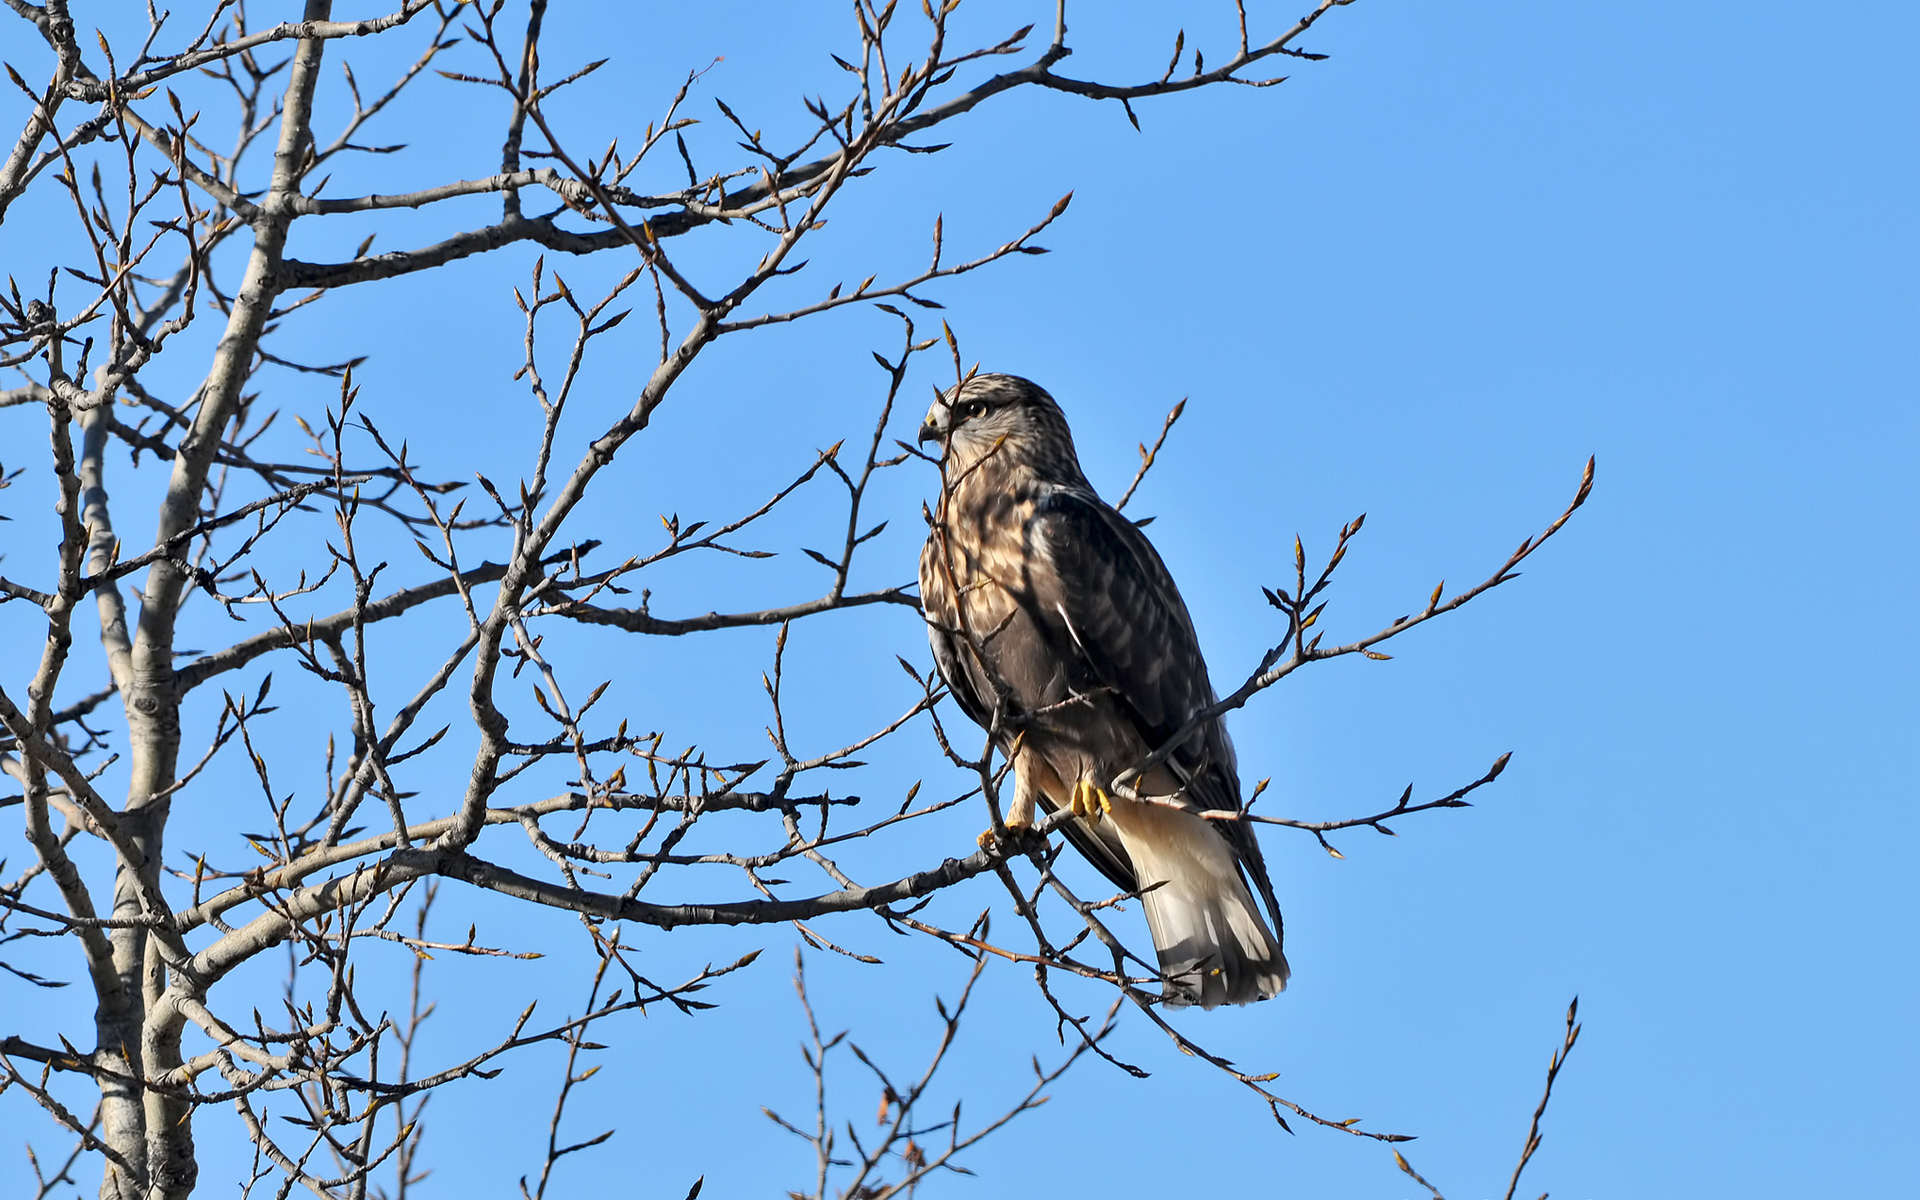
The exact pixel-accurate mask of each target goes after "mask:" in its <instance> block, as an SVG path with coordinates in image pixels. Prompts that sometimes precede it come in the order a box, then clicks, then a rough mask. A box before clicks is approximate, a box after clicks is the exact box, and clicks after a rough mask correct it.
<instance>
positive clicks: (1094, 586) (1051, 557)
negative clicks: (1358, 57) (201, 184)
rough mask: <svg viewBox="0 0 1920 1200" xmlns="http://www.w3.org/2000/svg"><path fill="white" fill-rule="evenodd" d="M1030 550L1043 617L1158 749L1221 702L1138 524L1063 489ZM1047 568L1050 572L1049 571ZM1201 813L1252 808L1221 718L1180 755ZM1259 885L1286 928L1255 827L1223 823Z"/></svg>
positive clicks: (1048, 498) (1032, 525)
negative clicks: (1243, 796)
mask: <svg viewBox="0 0 1920 1200" xmlns="http://www.w3.org/2000/svg"><path fill="white" fill-rule="evenodd" d="M1028 548H1029V554H1030V558H1031V559H1032V560H1033V561H1034V562H1035V564H1036V569H1035V570H1034V571H1033V572H1032V575H1031V577H1030V580H1031V583H1032V585H1033V593H1032V595H1033V602H1034V605H1033V606H1034V608H1035V609H1037V610H1038V611H1037V612H1036V617H1037V618H1038V619H1039V620H1040V621H1041V622H1042V623H1051V624H1053V625H1054V626H1055V627H1056V628H1057V629H1058V630H1059V633H1058V634H1056V635H1055V637H1053V638H1050V639H1049V640H1050V641H1053V642H1054V643H1055V644H1056V646H1057V645H1058V644H1059V643H1060V642H1061V641H1062V640H1067V641H1070V643H1071V646H1072V650H1073V652H1074V653H1075V654H1076V656H1077V657H1078V658H1079V659H1080V660H1081V661H1082V662H1084V663H1085V664H1086V668H1087V670H1088V671H1089V673H1090V674H1091V675H1092V676H1093V678H1094V679H1095V680H1096V681H1097V683H1098V685H1100V686H1104V687H1107V688H1109V689H1111V691H1112V694H1113V695H1114V697H1115V699H1116V700H1117V701H1118V702H1119V706H1120V709H1121V711H1122V712H1123V713H1125V714H1126V715H1127V716H1128V717H1129V718H1130V719H1131V721H1132V723H1133V725H1134V727H1135V729H1136V730H1137V731H1138V733H1139V735H1140V738H1141V740H1142V741H1143V742H1145V743H1146V744H1147V745H1148V746H1151V747H1158V746H1160V745H1161V744H1162V743H1164V742H1166V741H1167V740H1168V739H1169V738H1171V737H1173V736H1174V735H1175V734H1176V733H1178V732H1179V730H1180V728H1181V726H1183V725H1185V724H1186V723H1187V722H1188V721H1189V720H1191V719H1192V717H1193V714H1194V713H1196V712H1198V711H1200V710H1201V709H1203V708H1205V707H1206V706H1208V705H1209V704H1212V703H1213V701H1214V694H1213V688H1212V685H1211V683H1210V682H1209V680H1208V677H1207V665H1206V660H1205V658H1204V657H1202V655H1201V653H1200V642H1199V639H1198V637H1196V636H1195V634H1194V631H1193V621H1192V619H1191V618H1190V617H1189V616H1188V614H1187V606H1186V604H1185V602H1184V601H1182V600H1181V598H1180V592H1179V590H1178V589H1177V588H1176V587H1175V586H1174V583H1173V576H1172V575H1171V574H1170V573H1169V572H1168V570H1167V568H1166V564H1165V563H1163V562H1161V560H1160V555H1159V554H1158V553H1157V552H1156V551H1155V550H1154V548H1153V544H1152V543H1151V542H1149V541H1147V539H1146V536H1145V535H1144V534H1142V533H1141V532H1140V530H1139V528H1138V527H1137V526H1135V525H1134V524H1133V523H1132V522H1131V521H1129V520H1127V519H1126V518H1125V517H1123V516H1121V515H1120V514H1119V513H1118V512H1116V511H1114V510H1113V509H1112V508H1111V507H1109V506H1108V505H1107V504H1105V503H1104V502H1102V501H1101V500H1100V499H1099V498H1098V497H1097V496H1095V495H1093V494H1092V493H1091V492H1090V491H1081V490H1080V489H1077V488H1065V487H1061V488H1054V489H1051V490H1049V491H1048V492H1047V493H1046V494H1044V495H1043V496H1042V497H1041V498H1040V499H1039V502H1038V503H1037V504H1036V506H1035V510H1034V515H1033V518H1032V520H1031V521H1030V522H1029V526H1028ZM1039 564H1044V565H1045V568H1046V569H1039ZM1167 765H1168V766H1169V767H1170V768H1171V769H1172V770H1173V772H1174V774H1175V775H1176V776H1177V777H1178V778H1179V779H1180V780H1181V782H1182V783H1183V785H1184V788H1185V790H1184V796H1183V798H1184V799H1185V800H1186V801H1187V802H1188V805H1189V806H1190V807H1192V808H1195V809H1199V810H1206V809H1229V810H1234V809H1238V808H1239V807H1240V777H1239V773H1238V770H1237V767H1236V763H1235V761H1234V754H1233V744H1232V743H1231V742H1230V741H1228V739H1227V734H1226V730H1225V728H1224V727H1223V726H1222V724H1221V722H1220V721H1218V720H1214V721H1211V722H1209V723H1208V724H1207V725H1206V726H1204V727H1203V728H1202V729H1201V730H1199V731H1198V732H1196V733H1195V734H1194V735H1193V736H1191V737H1189V738H1188V739H1187V741H1186V742H1185V743H1184V744H1182V745H1181V746H1179V747H1178V748H1176V749H1175V750H1174V752H1173V753H1172V754H1171V755H1170V756H1169V757H1168V759H1167ZM1213 824H1214V828H1215V829H1217V830H1218V831H1219V832H1220V833H1221V835H1222V836H1223V837H1225V838H1226V839H1227V841H1228V842H1229V843H1230V844H1231V845H1232V846H1233V848H1234V852H1235V855H1236V857H1238V859H1239V861H1240V864H1241V867H1242V869H1243V870H1244V871H1245V872H1246V874H1247V875H1248V876H1249V877H1250V878H1251V880H1252V882H1253V884H1254V886H1255V887H1256V888H1258V890H1259V892H1260V895H1261V899H1262V900H1264V901H1265V903H1266V906H1267V910H1268V912H1269V913H1270V914H1271V915H1272V917H1273V920H1274V926H1275V931H1276V932H1278V929H1279V925H1280V913H1279V905H1278V904H1277V903H1276V902H1275V900H1274V896H1273V888H1272V885H1271V883H1269V882H1268V879H1267V871H1266V864H1265V862H1264V860H1263V858H1262V856H1261V853H1260V846H1259V843H1258V842H1257V841H1255V840H1254V836H1253V831H1252V829H1251V828H1249V827H1248V826H1246V825H1244V824H1241V823H1239V822H1225V821H1222V822H1214V823H1213Z"/></svg>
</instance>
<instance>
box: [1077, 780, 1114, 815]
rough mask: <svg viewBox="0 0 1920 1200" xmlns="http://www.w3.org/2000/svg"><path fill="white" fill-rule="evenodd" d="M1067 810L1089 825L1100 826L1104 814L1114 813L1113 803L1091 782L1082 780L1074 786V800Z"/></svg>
mask: <svg viewBox="0 0 1920 1200" xmlns="http://www.w3.org/2000/svg"><path fill="white" fill-rule="evenodd" d="M1067 808H1068V809H1069V810H1070V811H1071V812H1072V813H1073V815H1074V816H1076V817H1080V818H1083V819H1084V820H1085V821H1086V822H1087V823H1088V824H1090V825H1098V824H1099V823H1100V818H1101V816H1102V815H1103V814H1105V813H1110V812H1112V811H1113V801H1112V800H1110V799H1108V798H1107V794H1106V793H1105V792H1103V791H1101V790H1100V789H1099V788H1098V787H1096V786H1094V784H1093V783H1092V782H1091V781H1090V780H1086V779H1082V780H1081V781H1080V782H1078V783H1076V784H1074V785H1073V798H1072V800H1071V801H1069V802H1068V804H1067Z"/></svg>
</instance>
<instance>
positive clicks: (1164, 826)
mask: <svg viewBox="0 0 1920 1200" xmlns="http://www.w3.org/2000/svg"><path fill="white" fill-rule="evenodd" d="M1118 807H1119V806H1116V812H1115V814H1114V815H1115V816H1116V817H1120V818H1121V819H1120V820H1116V821H1115V825H1116V826H1117V827H1118V829H1119V831H1120V834H1121V840H1122V841H1123V842H1124V843H1125V845H1126V848H1127V853H1128V856H1129V857H1130V858H1131V859H1132V860H1133V863H1134V867H1135V870H1136V872H1137V875H1138V878H1139V881H1140V887H1141V889H1142V895H1141V898H1140V900H1141V905H1142V907H1143V908H1145V909H1146V916H1147V928H1148V929H1149V930H1150V931H1151V932H1152V934H1153V948H1154V949H1155V950H1156V951H1158V952H1159V958H1160V972H1161V974H1162V975H1163V976H1164V977H1165V979H1166V987H1165V989H1164V994H1165V996H1166V1003H1167V1004H1169V1005H1175V1006H1184V1005H1189V1004H1198V1005H1200V1006H1201V1007H1202V1008H1216V1007H1218V1006H1219V1005H1222V1004H1249V1003H1251V1002H1253V1001H1255V1000H1265V999H1267V998H1268V997H1270V996H1275V995H1278V994H1279V993H1280V992H1282V991H1284V990H1285V989H1286V986H1287V976H1288V974H1289V971H1288V968H1287V959H1286V956H1285V955H1284V954H1282V953H1281V950H1280V945H1279V942H1278V941H1277V940H1276V939H1275V938H1274V936H1273V934H1272V932H1270V931H1269V930H1268V929H1267V923H1266V922H1265V921H1264V920H1262V919H1261V917H1260V910H1259V909H1258V908H1257V907H1256V906H1255V904H1254V900H1253V896H1252V894H1251V893H1249V892H1248V890H1247V885H1246V882H1245V881H1244V880H1243V879H1242V878H1241V877H1240V868H1239V864H1238V862H1237V861H1236V860H1235V858H1234V854H1233V849H1232V847H1231V846H1229V845H1228V844H1227V840H1226V839H1225V838H1223V837H1221V836H1220V835H1219V834H1218V833H1217V832H1215V831H1214V830H1213V829H1211V828H1209V827H1208V825H1207V823H1206V822H1205V821H1203V820H1201V819H1200V818H1198V817H1195V816H1193V815H1191V814H1189V813H1185V812H1181V811H1179V810H1177V809H1171V808H1166V807H1161V806H1153V807H1152V809H1151V811H1140V810H1135V813H1134V814H1129V815H1132V816H1135V817H1136V819H1135V820H1127V819H1126V818H1125V817H1122V816H1121V813H1120V812H1119V811H1118ZM1142 808H1143V809H1144V808H1147V806H1142ZM1138 818H1145V819H1146V823H1148V824H1151V825H1152V826H1154V828H1151V829H1148V828H1140V827H1139V826H1140V825H1141V824H1142V822H1141V821H1140V820H1139V819H1138ZM1129 826H1134V828H1129ZM1129 835H1131V836H1129ZM1156 884H1158V886H1154V885H1156Z"/></svg>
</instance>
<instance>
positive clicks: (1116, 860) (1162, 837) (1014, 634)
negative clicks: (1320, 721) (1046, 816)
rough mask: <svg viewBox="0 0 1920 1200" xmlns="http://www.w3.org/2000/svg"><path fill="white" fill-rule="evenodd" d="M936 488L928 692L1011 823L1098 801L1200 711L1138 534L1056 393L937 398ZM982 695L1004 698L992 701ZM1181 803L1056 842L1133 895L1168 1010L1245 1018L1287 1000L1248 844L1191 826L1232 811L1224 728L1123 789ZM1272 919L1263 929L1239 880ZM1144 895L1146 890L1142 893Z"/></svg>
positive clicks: (1170, 596) (1185, 648)
mask: <svg viewBox="0 0 1920 1200" xmlns="http://www.w3.org/2000/svg"><path fill="white" fill-rule="evenodd" d="M920 436H921V438H922V440H929V439H935V440H939V441H940V442H941V443H942V444H943V445H944V447H945V449H946V454H945V457H944V459H943V468H942V470H943V474H944V477H945V490H944V492H943V495H942V498H941V505H940V511H939V515H938V517H937V518H936V520H935V523H934V529H933V531H932V533H931V534H930V536H929V537H928V539H927V544H926V546H925V548H924V549H923V550H922V551H921V555H920V595H921V599H922V602H923V605H924V607H925V610H926V614H927V634H928V638H929V640H930V641H931V643H932V646H933V655H934V661H935V663H936V664H937V665H938V667H939V670H940V676H941V678H942V679H943V680H944V681H945V682H946V684H947V686H948V688H949V689H950V690H951V691H952V693H953V696H954V699H955V700H956V701H957V702H958V703H959V705H960V707H961V709H962V710H963V711H964V712H965V713H966V714H967V716H969V717H970V718H972V719H973V720H974V721H975V722H977V723H979V724H980V725H981V726H982V727H983V728H991V727H992V722H993V716H994V709H995V705H996V692H997V691H998V690H999V688H1003V689H1004V709H1003V712H1002V717H1001V722H1000V729H1001V733H1000V734H999V741H1000V744H1001V746H1002V749H1003V750H1010V749H1013V747H1014V741H1015V738H1016V736H1019V735H1021V734H1023V733H1024V737H1021V739H1020V742H1019V746H1018V752H1017V755H1016V757H1015V762H1014V771H1015V783H1014V796H1013V800H1012V802H1011V803H1010V804H1009V806H1008V812H1007V814H1006V817H1007V823H1008V824H1009V825H1010V826H1017V825H1025V824H1030V823H1031V822H1032V820H1033V813H1034V811H1035V808H1036V807H1037V808H1039V809H1041V810H1043V811H1046V812H1052V811H1054V810H1056V809H1059V808H1065V807H1070V806H1071V801H1072V798H1073V795H1074V792H1075V788H1076V785H1079V784H1082V783H1083V782H1084V783H1090V784H1093V785H1097V786H1101V787H1104V786H1105V785H1106V784H1107V783H1108V782H1109V781H1111V780H1112V779H1113V777H1114V776H1115V775H1117V774H1119V773H1120V772H1121V771H1122V770H1124V769H1126V768H1127V767H1128V766H1130V765H1132V764H1133V763H1134V762H1136V761H1137V760H1139V759H1140V758H1142V757H1144V756H1145V755H1147V754H1148V753H1149V752H1151V751H1152V750H1154V749H1155V748H1157V747H1158V746H1159V745H1160V744H1161V743H1163V742H1165V741H1166V740H1167V739H1168V738H1170V737H1171V736H1172V735H1173V734H1175V733H1176V732H1178V731H1179V729H1180V727H1181V726H1182V725H1184V724H1185V723H1186V722H1187V721H1188V720H1190V719H1191V718H1192V716H1193V714H1194V713H1196V712H1198V711H1199V710H1201V709H1203V708H1205V707H1206V706H1207V705H1209V704H1211V703H1212V702H1213V700H1214V693H1213V688H1212V685H1211V684H1210V683H1209V681H1208V677H1207V665H1206V660H1205V659H1204V658H1202V657H1201V654H1200V645H1199V641H1198V639H1197V638H1196V637H1195V636H1194V632H1193V622H1192V620H1191V619H1190V618H1189V617H1188V615H1187V608H1186V604H1185V603H1184V602H1183V601H1182V600H1181V599H1180V593H1179V590H1178V589H1177V588H1175V586H1174V583H1173V579H1172V577H1171V576H1170V575H1169V574H1168V573H1167V569H1166V566H1165V564H1163V563H1162V562H1161V561H1160V556H1159V555H1158V554H1157V553H1155V552H1154V549H1153V546H1152V545H1151V544H1150V543H1149V542H1148V541H1147V539H1146V536H1145V535H1144V534H1142V533H1141V532H1140V530H1139V529H1138V527H1136V526H1135V525H1134V524H1133V523H1132V522H1131V521H1129V520H1127V519H1126V518H1125V517H1123V516H1121V515H1120V514H1119V513H1118V512H1115V511H1114V510H1113V508H1111V507H1110V506H1109V505H1107V504H1106V503H1105V502H1104V501H1102V500H1101V499H1100V497H1099V496H1098V495H1096V494H1095V492H1094V490H1093V488H1092V487H1091V486H1089V485H1088V483H1087V480H1086V476H1085V475H1084V474H1083V473H1082V472H1081V470H1080V462H1079V458H1078V456H1077V455H1076V454H1075V452H1074V447H1073V436H1072V434H1071V433H1070V432H1069V431H1068V429H1067V422H1066V418H1065V416H1063V415H1062V414H1061V412H1060V408H1059V406H1058V405H1057V404H1055V403H1054V401H1053V398H1052V397H1051V396H1049V395H1047V393H1046V392H1045V391H1043V390H1042V389H1041V388H1039V387H1038V386H1037V385H1035V384H1033V383H1031V382H1029V381H1028V380H1025V379H1021V378H1018V377H1016V376H1012V375H979V376H975V377H974V378H972V379H970V380H968V381H967V382H966V383H965V384H964V385H962V386H961V387H959V388H956V389H954V390H953V391H951V392H948V393H947V394H946V395H944V396H942V397H941V398H940V399H938V400H937V401H935V403H934V405H933V408H932V409H931V410H930V411H929V412H928V414H927V421H926V424H925V425H923V426H922V427H921V431H920ZM996 682H997V683H998V685H999V688H996ZM1135 786H1136V790H1137V791H1138V792H1139V793H1140V794H1141V795H1143V796H1154V797H1169V798H1172V799H1174V800H1175V801H1177V807H1176V806H1169V805H1162V804H1152V803H1146V802H1140V801H1130V800H1127V799H1125V798H1123V797H1119V796H1115V797H1112V798H1111V806H1112V807H1111V811H1110V812H1108V813H1107V815H1106V816H1105V817H1104V818H1099V819H1089V818H1088V817H1078V818H1076V819H1074V820H1072V821H1069V822H1068V823H1067V824H1066V825H1065V826H1063V830H1064V832H1065V833H1066V835H1067V838H1068V840H1069V841H1070V842H1072V844H1073V845H1074V847H1075V848H1076V849H1078V850H1079V851H1080V853H1082V854H1083V855H1085V856H1086V857H1087V859H1088V860H1089V861H1090V862H1092V863H1093V865H1094V866H1095V867H1097V868H1099V870H1100V872H1101V873H1102V874H1104V875H1105V876H1106V877H1107V878H1108V879H1109V880H1111V881H1113V883H1114V884H1115V885H1117V886H1118V887H1120V888H1123V889H1125V890H1127V891H1137V890H1140V889H1142V888H1151V889H1152V890H1149V891H1147V892H1146V893H1145V894H1144V895H1143V896H1142V898H1141V902H1142V906H1143V908H1144V909H1145V910H1146V917H1147V924H1148V928H1149V929H1150V930H1151V932H1152V934H1153V942H1154V947H1155V949H1156V950H1157V951H1158V952H1159V957H1160V969H1161V972H1162V974H1163V975H1164V976H1165V977H1166V988H1165V995H1166V997H1167V1001H1168V1003H1172V1004H1195V1003H1197V1004H1201V1005H1203V1006H1205V1007H1207V1008H1212V1007H1214V1006H1215V1005H1218V1004H1222V1003H1233V1004H1245V1003H1247V1002H1249V1001H1252V1000H1262V999H1266V998H1267V997H1269V996H1272V995H1274V994H1275V993H1277V992H1279V991H1281V990H1282V989H1283V988H1285V986H1286V980H1287V964H1286V959H1285V957H1284V956H1283V955H1282V954H1281V950H1280V940H1279V938H1278V936H1277V934H1278V932H1279V930H1280V911H1279V906H1278V905H1277V904H1276V903H1275V902H1274V898H1273V888H1272V886H1271V885H1270V884H1269V882H1268V880H1267V873H1266V866H1265V864H1264V863H1263V861H1262V860H1261V857H1260V847H1259V845H1258V843H1257V842H1255V841H1254V837H1253V831H1252V829H1251V828H1249V827H1248V826H1247V825H1245V824H1243V823H1240V822H1235V821H1208V820H1203V819H1201V818H1199V817H1197V816H1194V815H1193V814H1194V813H1195V812H1198V811H1204V810H1210V809H1211V810H1219V809H1233V810H1237V809H1239V807H1240V779H1239V775H1238V773H1237V771H1236V769H1235V764H1234V756H1233V745H1232V743H1231V742H1230V741H1228V739H1227V732H1226V730H1225V728H1224V727H1223V726H1222V725H1221V723H1220V722H1219V721H1218V720H1215V721H1212V722H1210V723H1208V724H1207V725H1206V726H1205V727H1203V728H1202V729H1201V730H1200V731H1198V732H1197V733H1195V734H1193V735H1192V736H1191V737H1189V739H1188V740H1187V742H1186V744H1184V745H1182V746H1180V747H1179V748H1178V749H1176V750H1175V751H1174V752H1173V754H1172V755H1170V756H1169V757H1168V759H1167V761H1166V762H1165V763H1164V764H1163V765H1161V766H1159V767H1156V768H1154V769H1153V770H1152V771H1150V772H1148V773H1147V774H1146V775H1145V776H1143V777H1142V779H1141V780H1140V781H1139V782H1138V783H1137V784H1136V785H1135ZM1249 881H1251V883H1252V885H1253V886H1254V887H1256V888H1258V889H1259V892H1260V895H1261V897H1262V899H1263V900H1264V901H1265V902H1266V907H1267V911H1268V912H1269V913H1271V914H1272V916H1273V932H1269V931H1268V928H1267V925H1266V924H1265V922H1263V921H1262V920H1261V917H1260V913H1259V910H1258V908H1256V907H1255V904H1254V901H1253V896H1252V894H1251V892H1250V891H1249V888H1248V882H1249ZM1155 884H1158V885H1159V886H1158V887H1154V886H1153V885H1155Z"/></svg>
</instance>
